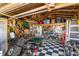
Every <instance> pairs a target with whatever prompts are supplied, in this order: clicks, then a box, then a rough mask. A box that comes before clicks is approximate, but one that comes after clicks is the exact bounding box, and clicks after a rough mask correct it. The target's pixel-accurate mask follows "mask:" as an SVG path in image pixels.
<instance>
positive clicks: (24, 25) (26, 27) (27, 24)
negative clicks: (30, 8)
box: [23, 21, 30, 29]
mask: <svg viewBox="0 0 79 59" xmlns="http://www.w3.org/2000/svg"><path fill="white" fill-rule="evenodd" d="M29 27H30V26H29V23H28V22H27V21H24V23H23V28H24V29H29Z"/></svg>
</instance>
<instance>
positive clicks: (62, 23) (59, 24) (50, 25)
mask: <svg viewBox="0 0 79 59" xmlns="http://www.w3.org/2000/svg"><path fill="white" fill-rule="evenodd" d="M34 25H38V26H51V25H63V26H64V25H65V23H54V24H34Z"/></svg>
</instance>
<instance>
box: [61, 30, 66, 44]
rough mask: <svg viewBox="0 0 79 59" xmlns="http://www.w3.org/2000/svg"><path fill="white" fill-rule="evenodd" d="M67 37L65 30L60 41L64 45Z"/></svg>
mask: <svg viewBox="0 0 79 59" xmlns="http://www.w3.org/2000/svg"><path fill="white" fill-rule="evenodd" d="M65 38H66V31H65V32H64V33H63V34H62V36H61V40H60V43H61V44H62V45H64V42H65Z"/></svg>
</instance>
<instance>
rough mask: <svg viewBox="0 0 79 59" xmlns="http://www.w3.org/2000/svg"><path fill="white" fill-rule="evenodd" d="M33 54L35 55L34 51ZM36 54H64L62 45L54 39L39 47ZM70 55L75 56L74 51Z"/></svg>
mask: <svg viewBox="0 0 79 59" xmlns="http://www.w3.org/2000/svg"><path fill="white" fill-rule="evenodd" d="M33 55H34V56H35V53H34V54H33ZM37 56H65V53H64V47H63V46H62V45H61V44H59V43H57V42H55V41H53V42H48V41H47V42H46V43H45V44H44V46H42V47H39V52H38V53H37ZM72 56H75V54H74V52H73V54H72Z"/></svg>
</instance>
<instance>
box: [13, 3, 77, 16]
mask: <svg viewBox="0 0 79 59" xmlns="http://www.w3.org/2000/svg"><path fill="white" fill-rule="evenodd" d="M75 4H77V3H67V4H62V5H58V6H55V8H52V10H56V9H60V8H64V7H68V6H72V5H75ZM45 8H46V6H42V7H39V8H36V9H33V10H30V11H26V12H24V13H20V14H17V15H14V16H13V17H23V16H24V15H25V16H29V15H32V14H36V13H42V12H46V11H47V10H46V9H45ZM42 9H45V10H42ZM39 10H42V11H39ZM36 11H37V12H36ZM33 12H34V13H33Z"/></svg>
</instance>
